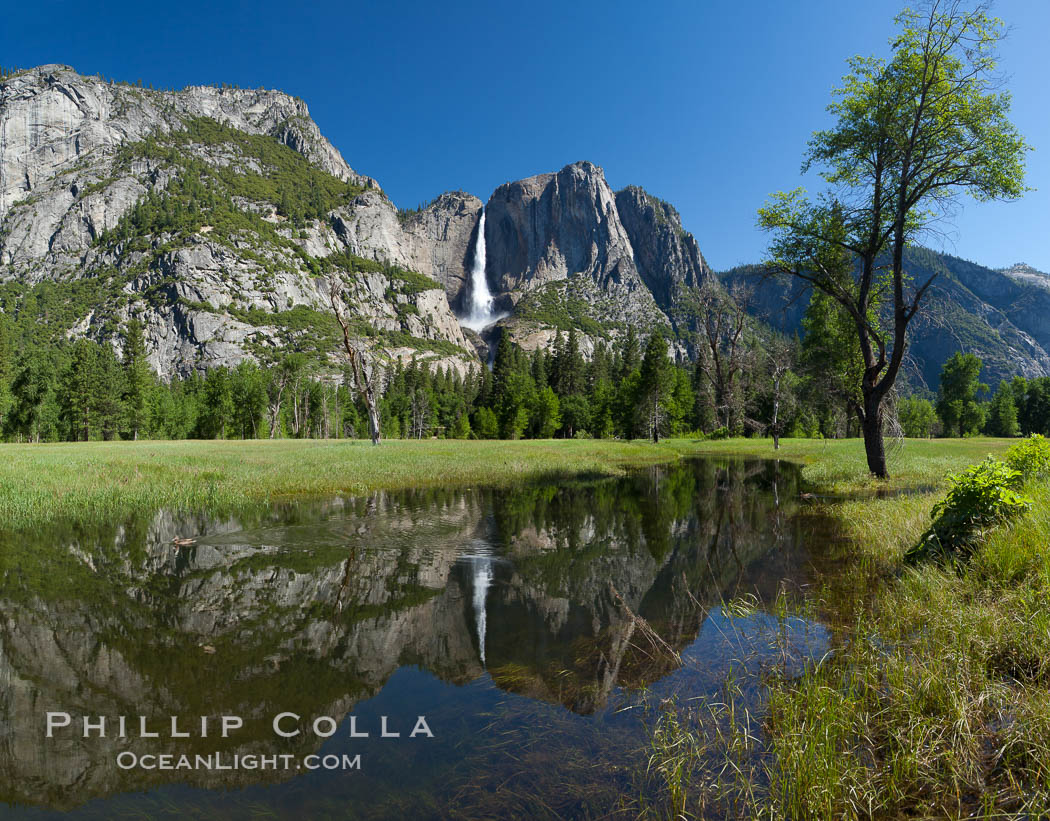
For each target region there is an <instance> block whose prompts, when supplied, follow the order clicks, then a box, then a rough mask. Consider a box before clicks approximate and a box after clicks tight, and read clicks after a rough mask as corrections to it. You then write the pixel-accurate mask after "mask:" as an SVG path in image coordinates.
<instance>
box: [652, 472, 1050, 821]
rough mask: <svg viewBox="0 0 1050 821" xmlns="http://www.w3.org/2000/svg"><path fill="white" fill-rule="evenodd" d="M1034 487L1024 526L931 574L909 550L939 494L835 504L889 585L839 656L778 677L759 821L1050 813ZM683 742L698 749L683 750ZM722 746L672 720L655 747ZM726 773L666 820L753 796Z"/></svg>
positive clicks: (1046, 546)
mask: <svg viewBox="0 0 1050 821" xmlns="http://www.w3.org/2000/svg"><path fill="white" fill-rule="evenodd" d="M918 472H919V473H922V472H924V471H923V470H921V469H920V470H919V471H918ZM1021 490H1022V492H1023V493H1024V494H1025V495H1026V496H1028V497H1029V498H1030V499H1031V501H1032V507H1031V509H1030V510H1029V511H1028V512H1026V513H1024V515H1019V516H1017V517H1016V518H1012V519H1008V520H1006V521H1003V522H1002V523H1001V524H999V525H998V526H997V527H994V528H991V529H989V528H987V527H986V526H985V525H982V527H981V529H982V531H983V532H982V534H981V536H980V538H978V539H976V540H975V541H973V542H972V543H970V544H969V545H968V546H967V550H966V551H965V553H964V554H962V555H960V556H959V557H958V558H955V559H953V558H951V557H949V558H948V559H944V557H941V559H942V560H939V561H921V562H918V563H914V562H911V563H909V562H908V561H906V559H905V553H906V551H907V549H908V548H909V547H910V546H913V545H915V544H917V543H918V541H919V539H920V537H921V536H922V534H923V533H924V531H926V530H927V528H928V527H929V524H930V518H929V514H930V511H931V509H932V508H933V507H934V502H935V501H936V500H935V498H934V496H933V495H930V494H923V495H912V496H900V497H897V498H892V499H863V500H854V501H850V502H847V503H842V504H836V505H829V506H828V509H829V510H830V511H831V512H832V515H834V516H836V518H838V519H839V520H840V522H841V523H842V525H843V527H844V530H845V532H846V533H847V534H849V537H850V538H851V540H852V541H853V545H854V549H855V551H856V553H857V555H858V557H860V558H861V559H862V560H863V561H874V562H876V563H877V564H878V566H879V567H880V568H881V577H882V582H881V584H880V585H879V586H878V587H877V589H876V591H875V594H874V596H873V598H872V599H871V600H870V601H867V602H865V603H864V606H861V607H855V608H854V609H853V612H854V613H855V614H856V615H855V621H854V622H853V623H852V625H851V627H850V629H849V630H845V631H840V633H841V634H842V638H841V641H840V642H839V643H838V645H837V646H836V647H835V651H834V652H833V653H832V654H829V656H827V657H826V658H824V659H823V660H822V661H821V663H819V664H817V665H814V666H813V667H811V668H809V669H807V670H806V671H804V672H803V673H802V674H801V675H796V676H791V675H786V676H768V677H767V679H766V683H767V685H768V686H767V688H766V690H765V696H766V699H767V702H766V705H765V706H766V710H765V713H764V716H763V722H762V729H761V732H760V733H759V734H758V742H757V744H756V745H755V747H754V756H753V758H752V769H751V770H750V771H749V772H748V775H747V778H748V781H749V786H748V789H749V792H748V793H747V795H746V798H747V802H748V806H747V808H746V810H745V811H743V813H742V814H743V815H744V816H745V817H768V818H792V819H829V821H830V819H867V818H899V817H909V818H911V817H915V818H1046V817H1050V482H1048V480H1047V479H1046V478H1045V477H1044V478H1035V479H1029V481H1028V483H1027V485H1026V486H1025V487H1023V488H1022V489H1021ZM658 726H659V725H658ZM683 732H684V733H691V734H692V735H693V736H694V738H695V743H694V745H693V747H688V746H686V745H684V744H677V743H676V737H677V735H678V734H681V733H683ZM706 738H708V736H705V734H704V730H703V728H702V726H697V725H692V724H690V725H684V724H683V723H681V722H679V723H678V724H674V723H671V722H669V721H668V722H665V723H664V724H663V734H662V735H660V736H658V737H656V738H654V743H653V745H652V748H653V750H654V751H659V750H663V751H667V752H670V751H675V750H687V749H692V750H695V749H698V748H703V749H705V750H706V748H705V747H704V743H705V739H706ZM715 741H716V742H717V743H718V744H721V745H723V746H725V747H726V748H727V749H732V740H727V739H721V738H717V737H716V738H715ZM706 754H708V755H711V754H712V751H711V750H706ZM668 760H673V759H672V758H668ZM727 760H731V756H727ZM667 773H668V775H669V776H671V777H674V778H678V770H677V769H674V768H672V769H669V770H667ZM717 776H718V780H717V783H716V784H714V785H712V783H711V782H710V781H708V780H705V779H704V778H703V777H702V776H696V777H694V781H693V792H692V793H691V794H690V793H688V791H687V789H686V788H684V787H679V788H676V790H675V791H674V793H673V794H674V795H675V796H677V797H678V803H677V804H676V805H673V806H672V805H671V804H670V802H669V803H668V808H669V809H671V810H673V812H668V813H666V816H667V817H671V816H672V815H674V816H678V817H689V816H690V815H693V816H697V817H705V816H706V815H708V814H709V809H708V808H709V805H710V802H709V801H708V802H705V801H704V800H702V799H701V795H706V796H711V795H717V794H719V790H721V791H722V793H723V794H736V795H740V794H742V789H743V788H742V786H741V785H740V783H739V779H740V776H739V775H738V773H737V772H736V771H735V770H734V769H733V768H732V767H730V766H725V767H723V768H721V769H719V770H718V771H717ZM690 795H691V798H690V800H687V801H686V802H685V803H683V802H682V800H681V799H682V797H683V796H690ZM723 813H724V808H723ZM711 817H718V815H717V813H715V814H712V815H711Z"/></svg>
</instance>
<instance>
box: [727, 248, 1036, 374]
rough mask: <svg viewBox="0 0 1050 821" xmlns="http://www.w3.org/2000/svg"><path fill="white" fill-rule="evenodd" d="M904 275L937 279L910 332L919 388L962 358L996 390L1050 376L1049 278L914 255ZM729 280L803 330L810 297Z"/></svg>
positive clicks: (751, 280) (926, 253) (775, 318)
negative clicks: (956, 356)
mask: <svg viewBox="0 0 1050 821" xmlns="http://www.w3.org/2000/svg"><path fill="white" fill-rule="evenodd" d="M905 267H906V269H907V271H908V273H909V274H910V275H911V277H912V278H913V279H914V280H915V281H918V282H925V281H926V280H927V279H928V278H929V277H930V276H932V275H933V274H936V275H937V277H936V279H934V281H933V285H932V286H931V288H930V290H929V293H928V294H927V296H926V297H925V299H924V301H923V307H922V309H921V310H920V311H919V313H918V314H917V315H916V317H915V319H914V320H913V321H912V323H911V326H910V327H909V330H908V349H907V352H906V354H905V359H904V371H905V373H906V375H907V377H908V381H909V382H910V383H911V385H912V387H914V388H919V389H928V390H931V391H936V390H937V388H938V384H939V379H940V372H941V366H942V365H943V364H944V362H945V360H947V359H948V358H949V357H950V356H951V355H952V354H953V353H955V352H956V351H962V352H964V353H973V354H976V355H977V356H979V357H980V358H981V360H982V361H983V363H984V369H983V370H982V372H981V380H982V381H983V382H986V383H988V384H990V385H992V386H993V387H994V386H995V385H998V383H999V381H1000V380H1002V379H1009V378H1011V377H1013V376H1015V375H1018V374H1020V375H1021V376H1025V377H1027V378H1032V377H1037V376H1047V375H1050V277H1046V275H1044V274H1041V273H1040V272H1038V271H1035V269H1030V268H1028V266H1014V268H1011V269H1007V270H1006V271H994V270H992V269H990V268H985V267H983V266H981V265H977V264H975V263H972V262H968V261H966V260H963V259H959V258H958V257H953V256H949V255H948V254H940V253H936V252H934V251H931V250H929V249H926V248H910V249H908V251H907V253H906V256H905ZM723 279H724V280H725V281H726V282H727V283H729V284H732V283H740V284H744V285H747V286H749V287H752V288H753V289H754V294H755V300H754V303H753V306H752V307H753V309H754V312H755V313H756V314H757V315H758V316H759V317H761V318H762V319H764V320H766V321H768V322H770V323H771V324H773V325H774V326H776V327H778V328H780V329H781V330H783V331H785V332H787V333H796V332H797V331H799V330H800V328H801V320H802V317H803V315H804V314H805V309H806V306H807V305H808V303H809V295H808V294H807V293H805V292H804V291H802V290H801V289H800V288H799V287H798V284H797V283H794V282H783V281H777V280H772V279H768V278H766V277H764V276H763V275H762V270H761V268H759V267H758V266H746V267H742V268H738V269H734V270H733V271H730V272H728V273H727V274H725V275H723ZM887 321H889V319H888V318H887Z"/></svg>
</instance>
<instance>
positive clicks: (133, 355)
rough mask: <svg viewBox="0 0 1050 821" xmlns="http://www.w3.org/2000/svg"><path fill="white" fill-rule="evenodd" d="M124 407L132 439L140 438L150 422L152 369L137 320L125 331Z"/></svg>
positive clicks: (140, 324) (131, 322)
mask: <svg viewBox="0 0 1050 821" xmlns="http://www.w3.org/2000/svg"><path fill="white" fill-rule="evenodd" d="M123 365H124V407H125V410H126V413H127V422H128V430H129V432H130V434H131V438H132V439H138V438H139V431H140V430H142V429H143V428H144V427H145V426H146V424H147V420H148V411H149V408H148V404H147V400H148V397H149V388H150V382H151V379H150V368H149V364H148V362H147V361H146V342H145V339H144V338H143V335H142V323H141V322H139V321H138V320H137V319H132V320H129V321H128V324H127V327H126V328H125V329H124V363H123Z"/></svg>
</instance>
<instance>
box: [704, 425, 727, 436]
mask: <svg viewBox="0 0 1050 821" xmlns="http://www.w3.org/2000/svg"><path fill="white" fill-rule="evenodd" d="M707 438H708V439H728V438H729V428H727V427H726V426H725V425H722V427H720V428H715V430H713V431H711V434H710V435H709V436H708V437H707Z"/></svg>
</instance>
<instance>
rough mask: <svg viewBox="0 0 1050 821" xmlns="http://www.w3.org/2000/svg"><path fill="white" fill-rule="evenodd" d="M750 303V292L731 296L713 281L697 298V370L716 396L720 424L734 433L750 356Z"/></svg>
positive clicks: (742, 291) (740, 410) (737, 292)
mask: <svg viewBox="0 0 1050 821" xmlns="http://www.w3.org/2000/svg"><path fill="white" fill-rule="evenodd" d="M749 300H750V292H749V291H747V290H744V289H737V290H735V291H733V292H732V293H729V292H726V290H725V289H723V288H722V286H721V285H719V284H718V283H717V282H715V281H713V280H708V281H707V282H705V283H704V284H703V285H702V286H701V287H700V290H699V292H698V294H697V308H698V314H699V317H700V337H701V349H700V351H699V357H698V361H697V367H698V368H699V370H700V372H701V373H702V374H703V375H704V377H705V378H706V379H707V381H708V383H709V384H710V386H711V390H712V392H713V393H714V399H715V413H716V415H717V417H718V419H719V421H720V422H722V424H724V425H725V426H726V427H727V428H729V429H730V430H732V429H733V428H734V427H736V426H737V425H738V424H739V422H740V419H741V413H742V407H741V405H742V403H741V396H740V395H739V392H738V390H737V389H738V387H739V385H738V381H739V380H738V377H739V376H740V375H741V373H742V371H743V370H744V366H745V364H746V360H747V358H748V355H749V351H748V347H747V344H746V339H745V332H746V330H747V327H748V315H747V310H746V308H747V304H748V302H749Z"/></svg>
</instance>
